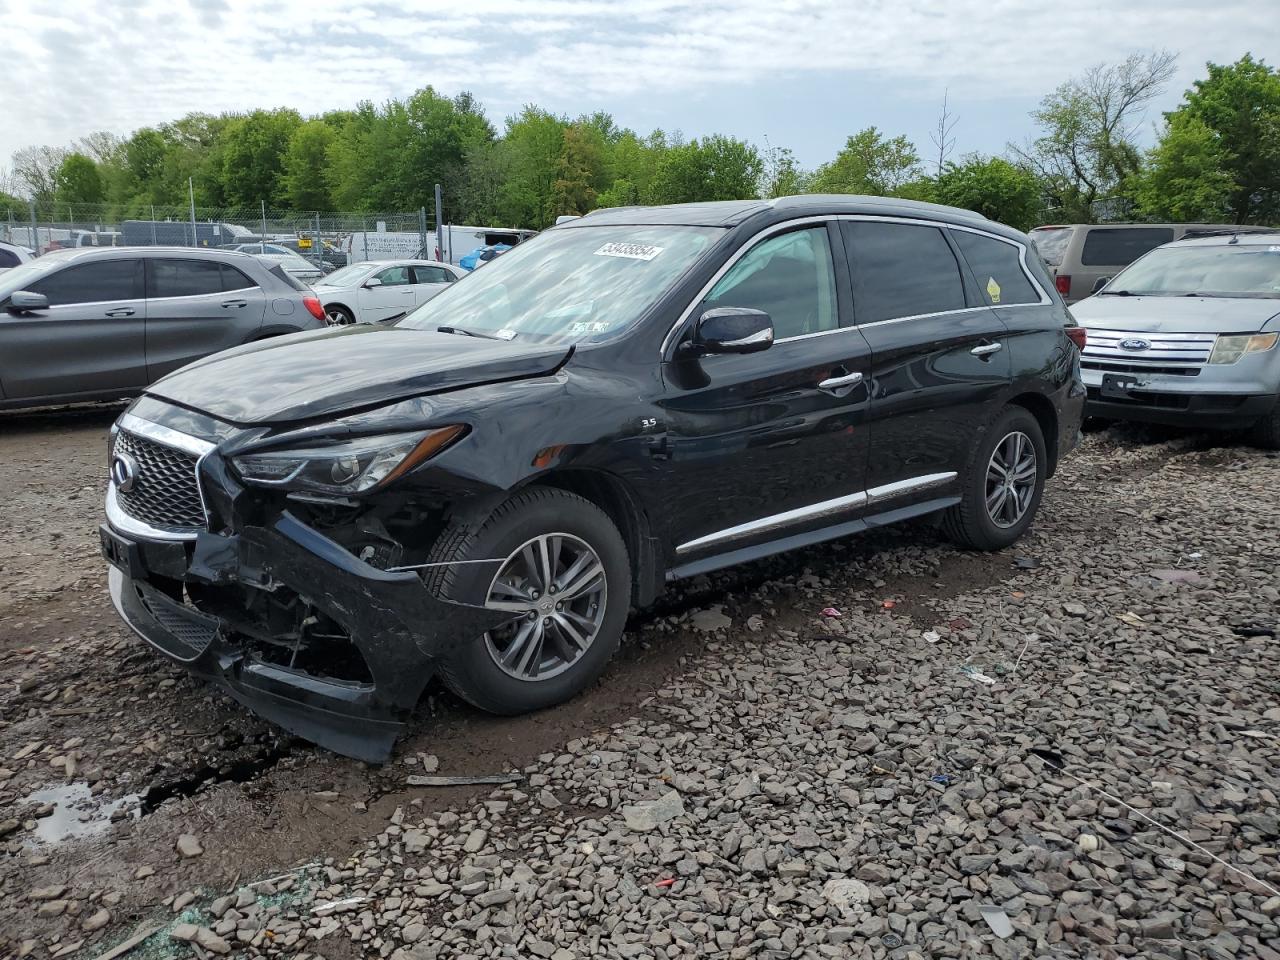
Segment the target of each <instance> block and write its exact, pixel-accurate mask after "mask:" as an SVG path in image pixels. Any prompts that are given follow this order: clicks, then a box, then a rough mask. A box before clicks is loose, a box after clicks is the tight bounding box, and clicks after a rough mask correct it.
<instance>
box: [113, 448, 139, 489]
mask: <svg viewBox="0 0 1280 960" xmlns="http://www.w3.org/2000/svg"><path fill="white" fill-rule="evenodd" d="M111 482H112V483H114V484H115V485H116V489H117V490H119V491H120V492H121V493H128V492H129V491H130V490H132V489H133V485H134V484H135V483H137V482H138V461H137V460H135V459H133V457H131V456H129V454H127V453H117V454H116V455H115V456H113V457H112V458H111Z"/></svg>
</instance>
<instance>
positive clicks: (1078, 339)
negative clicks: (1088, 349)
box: [1066, 327, 1089, 353]
mask: <svg viewBox="0 0 1280 960" xmlns="http://www.w3.org/2000/svg"><path fill="white" fill-rule="evenodd" d="M1066 331H1067V339H1069V340H1070V341H1071V342H1072V343H1074V344H1075V345H1076V346H1077V347H1079V348H1080V352H1081V353H1083V352H1084V345H1085V344H1086V343H1088V342H1089V331H1088V330H1086V329H1085V328H1084V327H1067V328H1066Z"/></svg>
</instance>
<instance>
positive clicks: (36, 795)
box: [18, 781, 140, 843]
mask: <svg viewBox="0 0 1280 960" xmlns="http://www.w3.org/2000/svg"><path fill="white" fill-rule="evenodd" d="M50 803H51V804H53V813H51V814H50V815H49V816H47V817H40V818H39V819H37V820H36V829H35V832H34V833H31V834H29V835H28V842H35V843H62V842H63V841H64V840H78V839H80V838H81V837H93V836H97V835H98V834H100V833H105V832H106V831H107V829H108V828H109V827H110V826H111V824H112V822H113V821H112V819H111V815H112V814H113V813H115V812H116V811H117V810H125V811H127V813H126V817H127V818H128V819H133V820H136V819H138V816H139V812H140V811H139V809H138V797H137V794H129V795H128V796H124V797H117V798H116V799H114V800H112V799H106V798H103V797H95V796H94V795H93V793H92V792H91V791H90V789H89V784H87V783H85V782H83V781H80V782H77V783H60V784H56V785H54V786H51V787H45V788H44V789H42V790H36V791H33V792H32V793H29V794H27V795H26V796H25V797H23V798H22V799H21V800H19V801H18V806H19V807H26V806H37V807H39V806H44V805H46V804H50Z"/></svg>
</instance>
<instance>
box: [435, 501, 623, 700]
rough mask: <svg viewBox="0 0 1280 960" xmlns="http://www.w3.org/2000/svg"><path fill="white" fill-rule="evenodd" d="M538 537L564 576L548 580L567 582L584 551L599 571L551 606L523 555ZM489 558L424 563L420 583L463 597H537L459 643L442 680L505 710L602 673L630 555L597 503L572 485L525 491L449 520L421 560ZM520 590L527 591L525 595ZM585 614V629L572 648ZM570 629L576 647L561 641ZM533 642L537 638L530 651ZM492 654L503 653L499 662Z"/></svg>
mask: <svg viewBox="0 0 1280 960" xmlns="http://www.w3.org/2000/svg"><path fill="white" fill-rule="evenodd" d="M539 538H548V540H547V541H545V542H546V543H547V544H548V553H550V552H551V551H554V552H556V553H557V555H558V559H559V561H560V565H559V566H558V567H557V573H563V574H566V575H567V576H566V578H565V580H564V581H559V577H558V576H557V577H556V578H553V585H554V583H555V582H557V581H559V582H561V586H562V587H563V588H566V589H567V588H572V587H574V585H575V583H574V581H575V580H577V581H581V580H583V579H584V574H588V573H589V570H590V568H591V559H590V557H591V556H594V558H595V559H596V560H597V561H598V563H599V566H600V568H601V571H602V580H595V579H593V580H592V581H591V584H588V585H587V587H588V589H584V590H582V591H580V592H578V593H576V594H575V595H574V596H573V598H572V599H570V600H569V601H568V602H567V605H566V607H565V609H564V610H562V611H560V612H556V611H557V610H559V608H558V607H551V608H550V609H545V607H547V606H548V605H549V601H550V599H551V592H552V591H546V592H539V591H537V590H536V588H537V584H538V582H539V578H538V575H537V571H536V570H534V569H533V568H532V567H531V565H530V564H529V562H528V558H529V557H534V558H539V557H540V553H539V550H540V543H541V542H542V541H540V540H539ZM525 548H529V550H530V551H531V552H526V550H525ZM575 557H576V559H575ZM584 557H585V558H586V559H585V560H584V559H583V558H584ZM490 558H505V559H504V561H503V563H502V564H501V565H498V568H497V570H496V571H495V569H494V565H493V564H484V563H461V564H453V565H449V566H442V567H435V568H428V569H429V570H430V574H429V575H428V577H427V578H426V583H427V587H428V588H429V589H434V590H436V591H437V592H438V593H439V594H440V595H441V596H443V597H445V598H447V599H453V600H459V601H464V602H476V598H479V597H486V598H487V602H488V603H489V604H490V605H493V604H495V603H498V602H502V603H507V604H509V605H510V606H511V607H516V606H519V607H521V608H522V609H528V607H529V606H534V607H539V605H541V606H540V607H539V608H538V609H534V610H533V611H532V613H534V616H532V617H530V616H528V615H527V614H522V615H521V617H520V619H518V620H514V621H513V622H512V623H511V624H509V625H505V626H503V627H500V628H498V629H497V630H494V631H491V632H490V633H488V634H485V635H484V636H481V637H477V638H476V639H475V640H474V641H472V642H471V643H468V644H464V645H462V646H460V647H459V648H458V649H457V650H456V651H455V652H454V653H452V654H451V655H450V656H449V657H447V658H446V659H445V660H444V661H443V662H442V664H441V674H442V676H443V679H444V681H445V683H446V684H447V685H448V686H449V688H450V689H451V690H453V692H454V693H456V694H457V695H458V696H460V697H462V699H464V700H466V701H467V702H469V703H471V704H472V705H474V706H477V707H479V708H480V709H482V710H487V711H489V712H490V713H497V714H506V715H514V714H519V713H527V712H529V711H531V710H541V709H543V708H545V707H550V706H553V705H555V704H557V703H562V702H563V701H565V700H568V699H569V698H570V697H573V696H575V695H576V694H578V693H580V692H581V691H582V690H583V689H585V688H586V687H587V686H588V685H590V684H591V683H592V682H593V681H594V680H595V679H596V678H597V677H599V676H600V674H601V673H603V672H604V668H605V665H606V664H607V663H608V662H609V658H610V657H612V656H613V654H614V651H616V650H617V649H618V643H619V642H620V641H621V639H622V630H623V627H624V626H625V625H626V620H627V610H628V608H629V607H630V602H631V583H632V574H631V561H630V559H629V557H628V556H627V548H626V544H625V543H624V541H623V539H622V536H621V534H619V533H618V529H617V527H615V526H614V524H613V521H611V520H610V519H609V517H608V516H607V515H606V514H605V512H604V511H603V510H601V509H600V508H599V507H597V506H596V505H595V504H593V503H591V502H590V501H588V500H585V499H583V498H582V497H579V496H577V495H576V494H572V493H569V492H567V491H564V490H556V489H552V488H539V489H534V490H526V491H524V492H522V493H518V494H516V495H515V496H513V497H511V498H510V499H509V500H507V501H506V502H505V503H503V504H502V505H501V506H499V507H498V508H497V509H496V510H495V511H494V512H493V513H492V514H491V515H490V516H489V517H488V518H486V519H485V520H484V521H483V522H481V523H479V524H478V525H475V526H472V525H470V524H467V523H458V524H454V525H451V526H450V527H449V528H448V529H446V530H445V531H444V532H443V533H442V534H441V536H440V537H439V538H438V539H437V541H436V545H435V546H434V547H433V548H432V551H431V556H430V557H429V562H431V563H441V562H443V561H449V560H485V559H490ZM543 562H545V561H543ZM553 562H554V561H553ZM574 563H583V564H584V566H583V567H582V571H581V572H580V573H578V574H574V573H573V564H574ZM542 579H545V578H542ZM597 582H602V583H603V593H602V594H600V593H598V592H594V591H596V589H597V588H596V587H595V586H593V584H595V583H597ZM500 584H506V586H501V585H500ZM513 585H514V586H513ZM530 595H532V596H534V597H535V598H536V600H535V601H534V602H533V603H532V604H531V603H530V601H529V599H528V597H529V596H530ZM560 596H562V597H563V596H565V594H563V593H561V594H560ZM570 618H572V619H570ZM593 618H594V619H595V633H594V635H592V636H591V637H590V639H589V642H588V643H587V644H586V645H585V648H584V649H581V646H582V645H581V640H582V638H583V637H585V636H586V635H587V633H588V629H589V622H590V621H591V620H592V619H593ZM562 624H564V625H565V626H563V627H562V626H561V625H562ZM575 631H576V634H577V638H578V639H577V646H575V642H573V641H571V640H570V635H571V634H572V633H573V632H575ZM534 644H540V646H539V647H538V649H537V650H536V651H534V652H530V651H531V649H532V647H533V645H534ZM570 655H571V656H572V657H573V658H574V659H570ZM557 659H558V660H559V661H561V662H556V661H557ZM500 660H505V661H507V664H506V666H505V667H504V666H503V665H501V664H500V663H499V661H500Z"/></svg>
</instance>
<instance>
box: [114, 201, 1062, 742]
mask: <svg viewBox="0 0 1280 960" xmlns="http://www.w3.org/2000/svg"><path fill="white" fill-rule="evenodd" d="M1081 333H1082V331H1081V330H1080V329H1079V328H1077V327H1075V326H1074V324H1073V323H1072V321H1071V319H1070V317H1069V315H1068V313H1067V311H1066V309H1065V308H1064V307H1063V304H1062V302H1061V300H1060V299H1059V298H1058V296H1057V294H1056V293H1055V292H1054V289H1053V284H1052V282H1050V281H1049V279H1048V277H1047V276H1046V274H1045V272H1044V269H1043V267H1042V266H1041V264H1040V262H1039V259H1038V258H1036V257H1029V256H1028V242H1027V238H1026V237H1025V236H1024V235H1023V234H1021V233H1018V232H1016V231H1014V230H1011V229H1009V228H1007V227H1003V226H1001V225H999V224H996V223H992V222H990V221H988V220H986V219H984V218H982V217H980V216H978V215H976V214H973V213H969V212H966V211H963V210H957V209H952V208H949V207H938V206H931V205H927V204H917V203H909V202H904V201H894V200H883V199H873V198H861V197H821V196H809V197H795V198H787V199H782V200H776V201H770V202H765V201H742V202H729V203H705V204H690V205H683V206H670V207H653V208H633V209H616V210H606V211H600V212H598V213H593V214H590V215H588V216H586V217H583V218H581V219H578V220H574V221H572V222H570V223H567V224H565V225H563V226H559V227H556V228H554V229H551V230H548V231H546V232H545V233H543V234H541V235H540V236H537V237H535V238H533V239H532V240H530V241H528V242H527V243H523V244H521V245H520V246H518V247H516V248H515V249H514V250H512V251H511V252H510V253H508V254H506V255H505V256H503V257H500V258H499V259H497V260H495V261H494V262H493V263H491V264H489V265H488V266H486V267H485V269H483V270H479V271H476V272H475V273H474V274H472V275H469V276H467V277H466V278H465V279H463V280H462V281H460V282H459V283H457V284H454V285H452V286H451V287H450V288H449V289H448V290H446V291H444V292H443V293H442V294H440V296H438V297H436V298H435V299H433V300H432V301H430V302H429V303H427V304H425V305H423V306H422V307H419V308H418V309H417V310H415V311H414V312H413V313H411V314H409V315H408V316H407V317H405V318H404V319H403V320H401V321H400V322H399V323H397V324H395V325H394V326H353V327H342V328H333V329H329V330H325V331H321V332H317V333H304V334H297V335H293V336H288V337H282V338H279V339H275V340H271V341H268V342H266V343H260V344H250V345H248V346H245V347H241V348H238V349H234V350H229V351H227V352H225V353H222V354H219V355H217V356H215V357H211V358H209V359H207V360H203V361H200V362H197V363H195V364H192V365H191V366H188V367H186V368H185V369H183V370H181V371H179V372H177V373H174V374H172V375H170V376H169V377H167V378H165V379H163V380H161V381H160V382H158V383H156V384H154V385H153V386H151V387H150V388H148V390H147V393H146V395H145V396H144V397H142V398H141V399H139V400H138V401H137V402H136V403H134V404H133V406H131V407H130V408H129V410H128V411H127V412H126V413H124V414H123V415H122V416H121V417H120V419H119V421H118V422H117V424H116V426H115V428H114V431H113V434H114V441H113V447H112V453H111V463H110V469H111V484H110V486H109V488H108V491H107V520H108V522H107V523H106V524H105V525H103V527H102V528H101V535H102V545H103V550H104V553H105V555H106V557H107V558H108V560H109V561H110V562H111V565H112V566H111V577H110V581H111V594H112V598H113V600H114V602H115V605H116V607H117V609H118V610H119V612H120V614H121V616H123V617H124V618H125V620H126V621H127V622H128V623H129V624H130V626H132V627H133V628H134V629H135V630H136V631H137V632H138V633H139V634H141V635H142V636H143V637H144V638H145V639H146V640H148V641H149V642H150V643H151V644H152V645H154V646H155V647H157V648H158V649H159V650H160V651H162V652H163V653H165V654H167V655H168V656H170V657H172V658H173V659H175V660H179V661H181V662H183V663H184V664H186V665H187V666H188V667H189V668H190V669H191V670H193V671H194V672H196V673H197V674H200V675H202V676H205V677H208V678H210V679H212V680H214V681H216V682H218V683H219V684H221V685H222V686H224V687H225V688H226V689H227V690H228V691H230V693H231V694H232V695H233V696H234V697H236V698H237V699H238V700H240V701H242V702H243V703H245V704H247V705H249V706H251V707H252V708H254V709H255V710H257V711H258V712H259V713H261V714H263V715H264V716H266V717H268V718H269V719H271V720H273V721H275V722H277V723H279V724H281V725H283V726H284V727H286V728H288V729H290V730H292V731H294V732H296V733H299V734H301V735H302V736H305V737H307V738H309V739H312V740H314V741H316V742H318V743H322V744H324V745H326V746H329V747H331V748H333V749H335V750H338V751H340V752H343V753H347V754H349V755H352V756H356V757H362V758H367V759H374V760H376V759H380V758H384V757H385V756H386V755H387V754H388V752H389V750H390V747H391V744H392V742H393V740H394V738H395V736H396V734H397V732H398V731H399V729H400V728H401V726H402V725H403V723H404V721H405V719H406V718H407V717H408V715H409V713H410V711H411V710H412V709H413V707H414V705H415V702H416V701H417V699H418V696H419V694H420V693H421V691H422V689H423V687H424V686H425V685H426V683H427V682H428V680H430V679H431V678H432V676H433V675H436V674H439V675H440V676H441V677H442V678H443V679H444V681H445V682H446V683H447V684H448V685H449V686H450V687H451V688H452V689H453V690H455V691H456V692H457V693H458V694H459V695H461V696H462V697H465V698H466V699H467V700H469V701H471V702H472V703H474V704H476V705H478V706H480V707H482V708H484V709H486V710H491V711H494V712H498V713H519V712H523V711H527V710H533V709H537V708H539V707H545V706H548V705H550V704H554V703H557V702H558V701H561V700H564V699H565V698H567V697H570V696H572V695H573V694H574V693H576V692H577V691H579V690H581V689H582V688H583V687H584V686H585V685H587V684H588V683H590V682H591V681H592V680H593V679H594V678H595V677H596V676H598V675H599V674H600V672H601V671H602V670H603V668H604V666H605V663H606V661H608V659H609V657H610V656H611V655H612V653H613V652H614V650H616V649H617V646H618V642H619V638H620V637H621V635H622V631H623V626H624V624H625V621H626V618H627V611H628V608H629V607H631V606H633V605H636V606H641V605H644V604H648V603H649V602H651V601H652V600H653V599H654V598H655V597H656V596H657V595H658V594H659V593H660V592H661V591H662V589H663V586H664V584H666V583H668V582H670V581H673V580H678V579H680V578H682V577H691V576H694V575H696V574H700V573H705V572H707V571H709V570H715V569H717V568H720V567H725V566H729V565H732V564H737V563H742V562H744V561H747V560H752V559H754V558H757V557H763V556H766V555H769V554H774V553H778V552H781V551H784V550H790V549H793V548H795V547H800V546H804V545H806V544H812V543H816V542H819V541H823V540H829V539H832V538H835V537H842V536H845V535H847V534H852V533H857V532H858V531H861V530H865V529H867V528H869V527H875V526H880V525H882V524H886V523H891V522H894V521H897V520H903V519H906V518H909V517H916V516H920V515H922V514H931V513H937V514H940V515H941V518H942V523H943V525H944V527H945V529H946V530H947V531H949V532H950V534H951V535H952V536H953V537H954V538H955V539H956V540H957V541H959V542H960V543H962V544H964V545H966V546H969V547H974V548H978V549H997V548H1000V547H1004V546H1006V545H1008V544H1011V543H1013V542H1014V541H1015V540H1016V539H1017V538H1018V537H1019V536H1020V535H1021V534H1022V533H1023V531H1025V530H1026V529H1027V526H1028V525H1029V524H1030V523H1031V520H1032V518H1033V516H1034V514H1035V512H1036V509H1037V507H1038V505H1039V502H1040V497H1041V492H1042V489H1043V486H1044V482H1045V478H1046V477H1048V476H1050V475H1051V474H1052V473H1053V471H1054V468H1055V466H1056V465H1057V463H1058V461H1059V459H1060V458H1061V457H1062V456H1063V455H1064V454H1065V453H1067V452H1068V451H1069V450H1070V449H1071V448H1072V446H1073V445H1074V443H1075V441H1076V437H1077V435H1078V427H1079V423H1080V417H1081V408H1082V404H1083V401H1084V395H1085V391H1084V387H1083V386H1082V384H1081V379H1080V364H1079V349H1078V346H1079V343H1080V334H1081Z"/></svg>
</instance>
